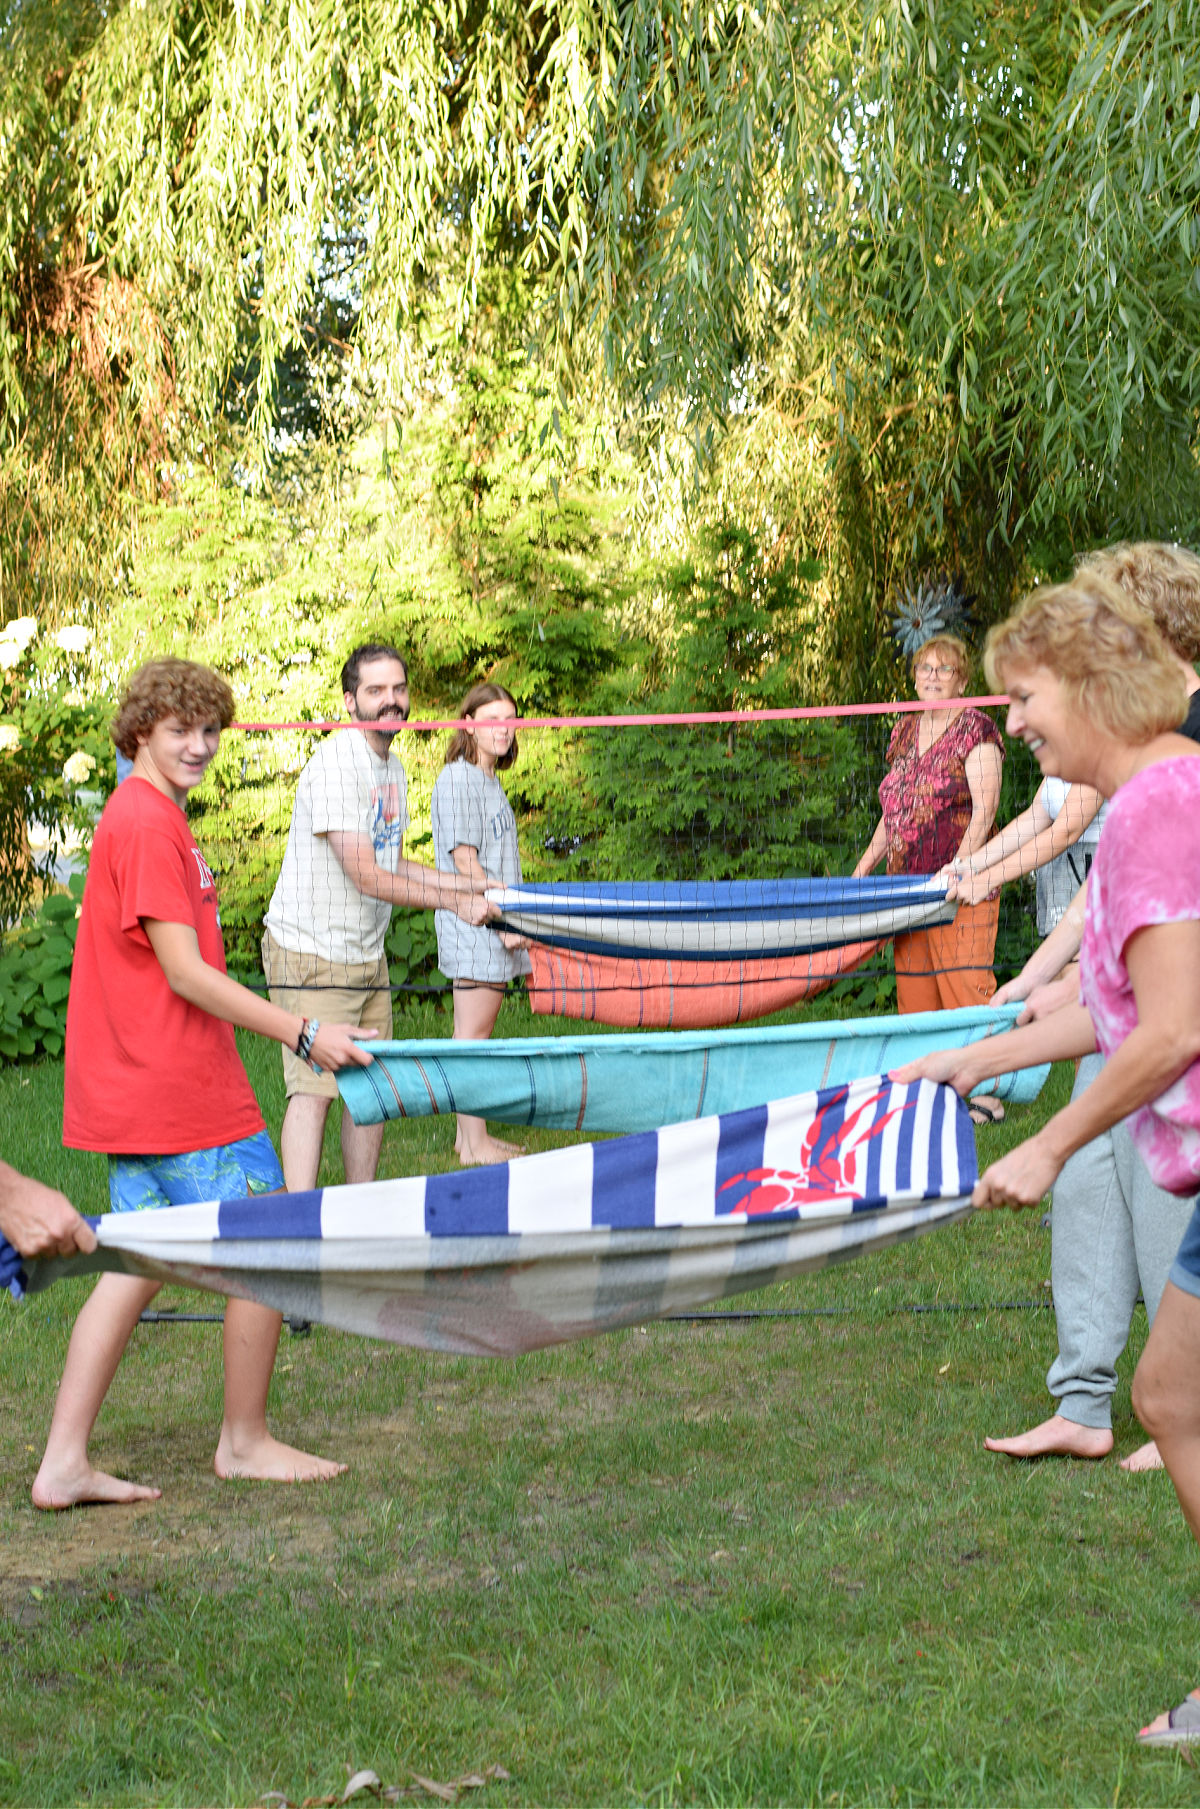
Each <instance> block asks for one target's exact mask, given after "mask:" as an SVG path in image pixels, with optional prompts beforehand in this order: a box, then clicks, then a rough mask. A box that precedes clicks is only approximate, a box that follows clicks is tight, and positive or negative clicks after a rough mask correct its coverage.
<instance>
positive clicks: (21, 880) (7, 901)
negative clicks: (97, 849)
mask: <svg viewBox="0 0 1200 1809" xmlns="http://www.w3.org/2000/svg"><path fill="white" fill-rule="evenodd" d="M88 639H89V637H88V635H87V633H86V631H85V630H83V629H81V628H78V627H76V628H68V629H62V630H60V631H59V633H58V636H57V637H55V638H54V639H52V640H39V637H38V632H37V623H36V621H35V620H34V619H33V618H32V617H24V618H18V619H17V620H15V621H13V622H10V623H9V624H8V626H7V628H5V629H4V630H3V631H2V632H0V922H9V923H11V922H12V921H13V920H14V919H16V918H17V917H19V916H20V914H21V912H22V911H24V910H25V908H26V907H27V905H28V904H29V902H30V900H31V899H32V898H33V897H34V895H35V892H36V889H37V885H38V874H37V868H36V866H35V864H34V859H33V856H32V854H31V852H30V847H29V834H30V830H31V827H32V826H33V825H35V824H36V825H37V826H38V827H39V828H40V829H41V830H42V831H43V833H44V835H45V837H46V848H47V852H46V855H45V856H44V857H43V858H44V859H45V860H52V859H53V858H54V856H55V855H56V854H57V853H58V852H60V851H61V849H62V848H63V846H64V844H65V843H67V842H68V841H70V840H72V839H78V838H84V839H86V838H87V836H89V835H90V832H91V827H92V824H93V822H94V821H95V817H96V814H97V812H98V808H99V804H100V802H101V801H102V799H103V795H104V794H105V793H106V792H107V791H109V790H111V788H112V785H113V783H114V782H115V772H116V769H115V761H114V756H113V747H112V742H111V741H110V740H109V738H108V734H107V731H106V722H107V718H108V716H109V714H110V711H109V709H108V708H107V706H106V703H105V701H104V700H103V699H101V698H97V697H94V696H93V697H90V698H85V697H84V695H83V694H82V692H81V690H80V689H79V687H80V685H81V684H83V683H85V682H86V680H85V678H84V674H85V671H86V666H85V663H84V658H83V654H84V648H85V643H86V641H87V640H88ZM64 643H65V644H64Z"/></svg>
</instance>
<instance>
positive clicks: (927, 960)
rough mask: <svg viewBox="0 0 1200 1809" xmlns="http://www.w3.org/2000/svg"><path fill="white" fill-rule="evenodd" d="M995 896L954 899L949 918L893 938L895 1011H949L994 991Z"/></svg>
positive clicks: (983, 1000) (997, 905) (997, 913)
mask: <svg viewBox="0 0 1200 1809" xmlns="http://www.w3.org/2000/svg"><path fill="white" fill-rule="evenodd" d="M999 923H1000V900H999V898H985V899H984V901H983V903H982V904H977V905H964V904H960V905H959V907H958V912H957V914H956V916H955V919H954V922H953V923H940V924H938V925H937V926H936V927H935V928H934V929H932V930H909V931H907V932H906V933H905V934H904V935H902V936H897V937H896V1009H897V1011H902V1012H909V1011H952V1010H954V1009H955V1007H957V1006H963V1005H986V1004H987V1001H988V1000H989V999H990V998H991V996H992V994H993V993H994V992H995V990H996V976H995V974H994V973H993V972H992V957H993V955H994V953H995V950H996V930H997V928H998V927H999Z"/></svg>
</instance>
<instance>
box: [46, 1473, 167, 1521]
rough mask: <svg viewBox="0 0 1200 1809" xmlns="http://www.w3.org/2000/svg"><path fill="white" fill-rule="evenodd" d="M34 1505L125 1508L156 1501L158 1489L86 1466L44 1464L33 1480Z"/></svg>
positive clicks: (55, 1509)
mask: <svg viewBox="0 0 1200 1809" xmlns="http://www.w3.org/2000/svg"><path fill="white" fill-rule="evenodd" d="M30 1492H31V1494H32V1496H33V1505H34V1507H37V1508H45V1509H46V1510H47V1511H48V1512H53V1511H60V1510H61V1509H63V1508H73V1507H86V1506H87V1505H89V1504H107V1505H109V1506H113V1507H125V1506H128V1505H129V1504H130V1503H131V1502H134V1501H158V1500H159V1499H160V1497H161V1495H162V1490H161V1489H150V1488H147V1487H146V1486H145V1485H144V1484H143V1483H140V1482H125V1481H123V1480H122V1478H121V1477H119V1476H109V1475H108V1474H107V1472H106V1471H104V1470H93V1468H92V1466H91V1464H86V1465H85V1466H84V1467H83V1469H81V1470H73V1471H66V1470H53V1469H50V1468H49V1467H48V1466H47V1465H46V1464H45V1463H43V1464H42V1467H41V1469H40V1470H39V1471H38V1473H37V1475H36V1476H35V1477H34V1481H33V1488H32V1490H31V1491H30Z"/></svg>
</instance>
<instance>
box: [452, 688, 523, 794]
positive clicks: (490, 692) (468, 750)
mask: <svg viewBox="0 0 1200 1809" xmlns="http://www.w3.org/2000/svg"><path fill="white" fill-rule="evenodd" d="M490 703H510V704H511V705H512V707H513V709H514V710H516V708H517V700H516V698H515V697H514V696H513V694H512V692H511V691H508V690H506V689H505V687H504V686H503V685H497V684H495V683H493V682H491V681H485V682H484V683H482V684H478V685H472V686H471V689H470V690H469V691H468V692H467V695H466V696H465V697H464V698H463V700H462V702H461V703H460V704H459V706H458V713H459V716H460V717H463V716H474V715H475V713H476V712H477V711H478V710H482V708H483V706H484V704H490ZM518 714H520V712H519V711H518ZM455 760H466V761H468V762H469V763H470V765H471V766H478V765H479V748H478V746H477V744H476V741H475V737H474V735H472V734H471V732H470V730H469V729H455V731H454V733H453V735H451V737H450V745H449V746H448V747H447V749H446V761H445V764H446V765H447V766H450V765H451V764H452V762H454V761H455ZM516 764H517V736H516V731H515V730H514V732H513V738H512V745H511V746H510V747H509V749H508V752H507V753H506V754H502V755H501V756H500V758H499V760H497V762H496V770H497V772H501V773H503V772H506V771H507V770H508V768H509V767H510V766H515V765H516Z"/></svg>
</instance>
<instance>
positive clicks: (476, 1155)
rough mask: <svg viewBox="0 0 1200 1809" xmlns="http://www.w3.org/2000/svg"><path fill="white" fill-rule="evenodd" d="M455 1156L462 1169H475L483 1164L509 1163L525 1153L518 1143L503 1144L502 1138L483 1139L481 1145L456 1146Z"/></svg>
mask: <svg viewBox="0 0 1200 1809" xmlns="http://www.w3.org/2000/svg"><path fill="white" fill-rule="evenodd" d="M456 1154H457V1156H458V1159H459V1161H460V1162H461V1163H462V1165H463V1167H464V1168H477V1167H479V1165H480V1164H481V1163H484V1162H511V1160H512V1158H513V1157H514V1156H523V1155H524V1154H525V1151H524V1149H523V1147H522V1146H521V1144H519V1143H505V1141H504V1139H503V1138H502V1137H485V1138H484V1139H483V1141H482V1142H481V1143H472V1144H470V1145H467V1144H465V1143H464V1144H462V1145H461V1146H457V1145H456Z"/></svg>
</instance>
